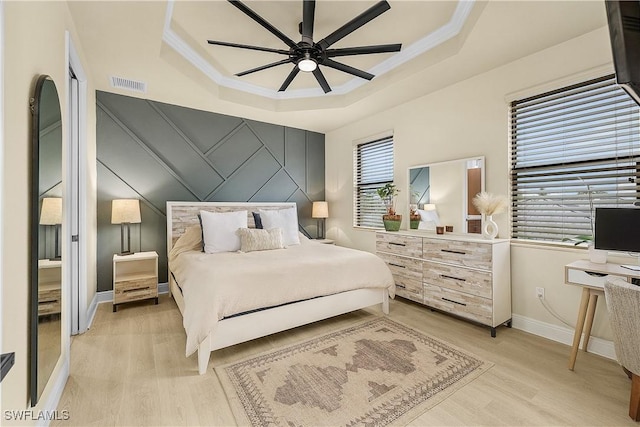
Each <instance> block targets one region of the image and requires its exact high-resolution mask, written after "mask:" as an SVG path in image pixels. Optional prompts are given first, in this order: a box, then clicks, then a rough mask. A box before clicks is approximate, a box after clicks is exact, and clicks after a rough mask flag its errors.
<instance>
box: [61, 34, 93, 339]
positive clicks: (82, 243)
mask: <svg viewBox="0 0 640 427" xmlns="http://www.w3.org/2000/svg"><path fill="white" fill-rule="evenodd" d="M65 43H66V46H67V49H66V51H67V61H66V63H67V69H66V71H67V84H68V83H69V82H70V80H71V72H70V70H73V74H74V75H75V78H76V80H77V82H78V88H77V89H78V91H77V92H78V104H77V106H76V107H77V115H74V114H73V110H74V105H75V104H73V103H72V100H71V99H69V102H68V103H67V114H68V117H69V125H70V126H69V150H68V153H69V159H68V161H69V162H68V165H69V167H68V168H67V171H66V179H67V180H68V181H67V182H69V183H70V184H71V182H72V179H74V178H75V179H77V189H78V192H77V194H76V195H73V194H71V191H70V192H69V193H70V196H71V197H67V200H66V205H67V206H66V208H67V209H68V212H71V214H72V215H74V214H75V215H77V223H78V229H77V233H78V236H79V239H78V243H77V245H78V248H77V254H78V256H77V260H76V265H77V272H71V269H69V271H70V272H71V274H70V277H71V278H72V280H70V283H71V292H70V295H71V304H70V307H71V321H70V322H69V329H70V330H69V334H70V335H75V334H78V333H83V332H85V331H86V330H87V326H88V325H87V308H88V304H87V286H88V284H89V283H90V281H89V278H88V277H87V247H86V245H87V237H88V236H89V233H90V230H89V229H88V226H87V91H88V82H87V74H86V72H85V69H84V67H83V66H82V62H81V61H80V55H78V51H77V49H76V48H75V45H74V43H73V40H72V39H71V35H70V34H69V32H68V31H66V32H65ZM70 90H71V88H70V87H68V88H67V96H69V95H68V94H69V93H70ZM75 118H77V133H76V132H74V131H73V128H74V126H73V125H74V124H75V122H73V121H72V120H74V119H75ZM73 137H77V157H76V158H75V159H74V158H72V157H75V156H74V154H75V151H74V150H73V149H71V148H72V144H73V143H74V142H73V141H72V140H71V139H72V138H73ZM74 163H75V164H77V165H78V166H77V173H74V171H73V167H72V166H71V165H72V164H74ZM68 188H69V190H71V189H72V188H73V186H72V185H69V187H68ZM74 196H77V206H78V209H77V211H76V212H77V213H74V212H72V209H71V207H72V200H71V198H72V197H74ZM69 219H70V220H71V221H70V224H71V222H72V221H73V219H71V218H69ZM69 230H70V231H71V232H69V233H67V234H68V235H67V236H65V239H66V240H67V242H68V244H69V247H70V248H71V247H72V245H73V244H72V243H71V234H72V232H73V230H71V228H70V229H69ZM71 252H72V251H69V253H71ZM70 264H71V263H69V264H68V267H71V265H70ZM74 276H75V277H77V280H73V279H74Z"/></svg>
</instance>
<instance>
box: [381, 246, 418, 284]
mask: <svg viewBox="0 0 640 427" xmlns="http://www.w3.org/2000/svg"><path fill="white" fill-rule="evenodd" d="M378 256H379V257H380V258H382V259H383V260H384V262H386V263H387V265H388V266H389V270H391V273H392V274H393V276H394V277H396V276H397V277H404V278H407V279H412V280H416V281H417V282H420V283H422V261H421V260H419V259H413V258H406V257H401V256H397V255H391V254H384V253H378Z"/></svg>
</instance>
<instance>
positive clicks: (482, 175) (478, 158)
mask: <svg viewBox="0 0 640 427" xmlns="http://www.w3.org/2000/svg"><path fill="white" fill-rule="evenodd" d="M469 161H479V162H480V167H481V169H482V172H481V173H480V191H485V175H486V170H485V169H486V163H485V158H484V156H473V157H465V158H462V159H453V160H445V161H442V162H433V163H425V164H419V165H413V166H409V167H408V168H407V195H408V196H407V207H408V212H410V211H411V170H412V169H419V168H425V167H433V166H441V165H447V164H454V163H467V162H469ZM464 183H465V187H464V188H463V189H462V190H463V194H461V195H460V197H461V198H463V199H464V198H465V196H466V197H467V198H468V195H467V192H468V182H467V181H466V180H465V181H464ZM430 191H431V189H430ZM430 197H431V196H430ZM429 201H430V202H431V200H429ZM464 204H465V205H466V204H467V200H464ZM473 216H474V217H475V216H477V217H478V218H471V219H480V220H482V219H481V216H480V215H473ZM462 219H463V223H464V224H466V228H465V230H464V232H462V234H472V235H475V234H474V233H469V232H468V231H467V230H468V221H469V219H470V218H469V213H468V211H467V212H466V215H464V217H463V218H462ZM443 225H444V224H443ZM480 229H482V223H480ZM414 231H416V230H414ZM418 231H419V230H418ZM422 231H425V230H422ZM455 232H456V233H460V231H455ZM479 233H480V234H481V233H482V232H481V231H480V232H479Z"/></svg>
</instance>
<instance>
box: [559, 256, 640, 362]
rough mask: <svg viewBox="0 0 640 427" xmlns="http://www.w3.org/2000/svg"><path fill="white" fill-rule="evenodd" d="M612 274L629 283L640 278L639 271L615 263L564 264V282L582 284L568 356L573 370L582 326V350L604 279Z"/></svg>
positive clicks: (575, 262)
mask: <svg viewBox="0 0 640 427" xmlns="http://www.w3.org/2000/svg"><path fill="white" fill-rule="evenodd" d="M611 277H620V278H622V279H623V280H626V281H627V282H629V283H631V282H632V281H633V280H634V279H636V280H640V272H639V271H634V270H629V269H627V268H624V267H621V266H620V265H618V264H611V263H606V264H596V263H593V262H590V261H587V260H578V261H574V262H572V263H571V264H567V265H566V266H565V267H564V282H565V283H566V284H567V285H575V286H581V287H582V298H581V300H580V309H579V310H578V319H577V320H576V330H575V332H574V334H573V346H572V347H571V356H570V357H569V369H570V370H572V371H573V368H574V366H575V364H576V358H577V357H578V348H579V347H580V338H581V337H582V332H583V330H584V341H583V343H582V350H583V351H587V346H588V345H589V337H590V335H591V327H592V326H593V317H594V315H595V312H596V305H597V304H598V297H599V296H601V295H604V283H605V282H606V281H607V278H611Z"/></svg>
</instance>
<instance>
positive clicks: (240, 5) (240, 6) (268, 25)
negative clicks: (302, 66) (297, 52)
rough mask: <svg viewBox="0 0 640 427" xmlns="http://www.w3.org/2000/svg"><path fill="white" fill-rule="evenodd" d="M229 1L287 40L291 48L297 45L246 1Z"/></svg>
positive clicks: (274, 33)
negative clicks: (250, 7) (252, 8)
mask: <svg viewBox="0 0 640 427" xmlns="http://www.w3.org/2000/svg"><path fill="white" fill-rule="evenodd" d="M228 1H229V3H231V4H232V5H234V6H235V7H237V8H238V9H240V10H241V11H242V12H243V13H244V14H245V15H247V16H248V17H249V18H251V19H253V20H254V21H256V22H257V23H258V24H260V25H262V26H263V27H264V28H266V29H267V30H268V31H269V32H270V33H271V34H273V35H274V36H276V37H277V38H279V39H280V40H282V41H283V42H285V43H286V45H287V46H289V47H290V48H295V47H296V44H295V43H294V41H293V40H291V39H290V38H289V37H287V36H286V35H285V34H284V33H282V31H280V30H278V29H277V28H276V27H274V26H273V25H271V24H270V23H268V22H267V21H266V20H265V19H264V18H262V17H261V16H260V15H258V14H257V13H255V12H254V11H253V10H251V9H249V7H248V6H246V5H245V4H244V3H242V2H240V1H239V0H228Z"/></svg>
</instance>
